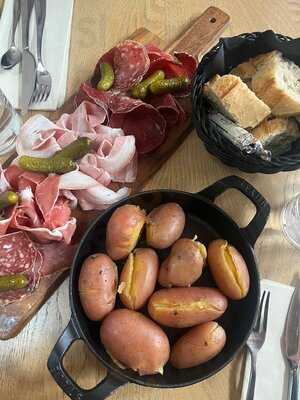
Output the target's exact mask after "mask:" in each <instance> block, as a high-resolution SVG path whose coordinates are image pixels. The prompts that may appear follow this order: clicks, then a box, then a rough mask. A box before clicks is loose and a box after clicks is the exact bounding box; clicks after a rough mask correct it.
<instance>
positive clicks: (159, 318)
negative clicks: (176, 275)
mask: <svg viewBox="0 0 300 400" xmlns="http://www.w3.org/2000/svg"><path fill="white" fill-rule="evenodd" d="M227 305H228V303H227V299H226V297H225V296H223V295H222V293H221V292H220V291H219V290H217V289H214V288H206V287H190V288H172V289H161V290H158V291H157V292H155V293H153V295H152V296H151V297H150V300H149V303H148V312H149V314H150V316H151V318H152V319H154V320H155V321H156V322H158V323H159V324H161V325H165V326H170V327H172V328H188V327H191V326H194V325H198V324H201V323H203V322H208V321H212V320H214V319H216V318H219V317H220V316H221V315H222V314H223V313H224V312H225V310H226V308H227Z"/></svg>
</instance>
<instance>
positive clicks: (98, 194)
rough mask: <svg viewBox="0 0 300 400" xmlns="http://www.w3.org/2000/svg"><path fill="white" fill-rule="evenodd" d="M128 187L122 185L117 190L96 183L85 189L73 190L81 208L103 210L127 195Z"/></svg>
mask: <svg viewBox="0 0 300 400" xmlns="http://www.w3.org/2000/svg"><path fill="white" fill-rule="evenodd" d="M129 193H130V189H129V188H126V187H123V188H121V189H119V190H118V191H117V192H114V191H113V190H111V189H109V188H107V187H105V186H103V185H100V184H98V185H97V186H93V187H91V188H89V189H86V190H78V191H76V192H75V194H76V197H77V198H78V201H79V204H80V206H81V208H82V209H83V210H104V209H105V208H107V207H108V206H110V205H111V204H113V203H115V202H116V201H119V200H121V199H123V198H124V197H126V196H128V195H129Z"/></svg>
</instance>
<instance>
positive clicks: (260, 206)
mask: <svg viewBox="0 0 300 400" xmlns="http://www.w3.org/2000/svg"><path fill="white" fill-rule="evenodd" d="M228 189H237V190H239V191H240V192H242V193H243V194H244V195H245V196H246V197H248V199H249V200H251V201H252V203H253V204H254V205H255V207H256V214H255V215H254V217H253V219H252V221H250V222H249V225H248V226H246V227H245V228H242V229H241V231H242V232H243V233H244V234H245V235H246V237H247V240H248V241H249V242H250V244H251V245H252V247H253V246H254V244H255V242H256V240H257V238H258V237H259V235H260V234H261V232H262V230H263V228H264V226H265V225H266V222H267V220H268V217H269V214H270V205H269V203H268V202H267V201H266V199H265V198H264V197H263V196H262V195H261V194H260V193H259V192H258V191H257V190H256V189H255V188H254V187H253V186H252V185H250V183H248V182H247V181H245V180H244V179H242V178H240V177H238V176H235V175H232V176H227V177H226V178H224V179H220V180H219V181H217V182H215V183H213V184H212V185H211V186H208V187H207V188H205V189H203V190H201V192H199V193H198V194H199V195H201V196H204V197H206V198H207V199H209V200H211V201H214V200H215V199H216V197H218V196H219V195H220V194H222V193H223V192H225V191H226V190H228Z"/></svg>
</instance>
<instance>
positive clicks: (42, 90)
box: [38, 85, 45, 103]
mask: <svg viewBox="0 0 300 400" xmlns="http://www.w3.org/2000/svg"><path fill="white" fill-rule="evenodd" d="M44 91H45V87H44V85H41V89H40V92H39V96H38V102H39V103H40V102H41V101H42V98H43V96H44Z"/></svg>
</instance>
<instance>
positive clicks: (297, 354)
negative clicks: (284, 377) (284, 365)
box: [285, 284, 300, 400]
mask: <svg viewBox="0 0 300 400" xmlns="http://www.w3.org/2000/svg"><path fill="white" fill-rule="evenodd" d="M285 353H286V358H287V360H288V364H289V369H290V370H289V385H288V397H287V398H288V400H298V390H299V388H298V386H299V376H298V374H299V370H298V368H299V364H300V285H299V284H298V285H297V287H296V288H295V290H294V293H293V297H292V299H291V303H290V306H289V311H288V315H287V320H286V327H285Z"/></svg>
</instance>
